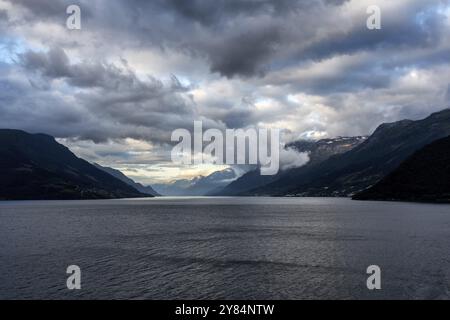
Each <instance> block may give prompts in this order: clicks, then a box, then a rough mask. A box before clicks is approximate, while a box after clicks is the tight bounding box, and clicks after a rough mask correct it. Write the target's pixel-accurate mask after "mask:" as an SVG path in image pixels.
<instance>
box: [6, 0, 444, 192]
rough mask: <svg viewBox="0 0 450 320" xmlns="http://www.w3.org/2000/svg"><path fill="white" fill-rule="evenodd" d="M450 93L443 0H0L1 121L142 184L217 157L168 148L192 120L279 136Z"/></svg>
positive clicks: (379, 116)
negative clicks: (188, 157) (375, 15)
mask: <svg viewBox="0 0 450 320" xmlns="http://www.w3.org/2000/svg"><path fill="white" fill-rule="evenodd" d="M72 4H75V5H78V6H79V7H80V9H81V29H80V30H69V29H68V28H67V27H66V20H67V18H68V15H67V14H66V8H67V7H68V6H69V5H72ZM371 5H377V6H378V7H379V8H380V9H381V29H380V30H369V29H368V28H367V27H366V21H367V19H368V17H369V14H367V8H368V7H369V6H371ZM449 106H450V1H449V0H396V1H392V0H214V1H213V0H189V1H186V0H152V1H144V0H112V1H111V0H95V1H92V0H90V1H84V0H83V1H75V0H69V1H66V0H0V128H14V129H21V130H25V131H28V132H32V133H36V132H42V133H47V134H50V135H53V136H55V137H56V138H57V139H58V141H59V142H61V143H63V144H65V145H66V146H68V147H69V148H70V149H71V150H72V151H73V152H75V153H76V154H77V155H78V156H80V157H83V158H84V159H86V160H88V161H92V162H98V163H100V164H102V165H107V166H111V167H114V168H117V169H120V170H122V171H123V172H124V173H126V174H127V175H129V176H130V177H132V178H133V179H135V180H137V181H139V182H142V183H146V184H150V183H161V182H165V181H170V180H174V179H181V178H190V177H194V176H196V175H200V174H202V175H205V174H208V173H211V172H213V171H215V170H220V169H223V168H224V167H223V166H222V167H220V166H212V165H196V166H179V165H176V164H174V163H172V162H171V161H170V150H171V148H172V146H173V144H172V143H171V141H170V137H171V133H172V132H173V130H175V129H178V128H186V129H191V128H192V127H193V122H194V121H195V120H201V121H203V124H204V126H205V127H207V128H218V129H221V130H224V129H226V128H277V129H281V130H282V131H283V139H284V141H286V142H287V141H292V140H296V139H300V138H311V139H320V138H325V137H336V136H354V135H368V134H370V133H372V132H373V131H374V130H375V128H376V127H377V126H378V125H380V124H381V123H383V122H393V121H397V120H401V119H406V118H408V119H420V118H424V117H426V116H427V115H428V114H430V113H432V112H435V111H439V110H442V109H444V108H448V107H449Z"/></svg>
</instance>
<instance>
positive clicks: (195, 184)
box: [153, 168, 236, 196]
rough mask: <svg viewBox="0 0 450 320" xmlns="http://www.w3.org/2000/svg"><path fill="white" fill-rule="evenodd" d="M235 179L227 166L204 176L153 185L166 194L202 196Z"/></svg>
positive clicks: (234, 175)
mask: <svg viewBox="0 0 450 320" xmlns="http://www.w3.org/2000/svg"><path fill="white" fill-rule="evenodd" d="M235 179H236V173H235V172H234V170H233V169H231V168H228V169H225V170H222V171H216V172H213V173H212V174H210V175H208V176H206V177H204V176H198V177H195V178H193V179H191V180H189V179H181V180H176V181H173V182H170V183H166V184H155V185H153V187H154V188H155V189H156V190H157V191H158V192H159V193H160V194H162V195H166V196H204V195H208V194H209V193H211V192H213V191H214V190H218V189H221V188H223V187H224V186H226V185H227V184H229V183H230V182H231V181H233V180H235Z"/></svg>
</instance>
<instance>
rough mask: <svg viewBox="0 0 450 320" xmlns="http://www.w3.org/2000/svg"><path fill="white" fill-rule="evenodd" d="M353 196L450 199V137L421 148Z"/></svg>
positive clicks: (440, 200)
mask: <svg viewBox="0 0 450 320" xmlns="http://www.w3.org/2000/svg"><path fill="white" fill-rule="evenodd" d="M353 199H355V200H397V201H417V202H446V203H450V137H446V138H443V139H440V140H437V141H435V142H433V143H431V144H429V145H427V146H425V147H424V148H422V149H420V150H419V151H417V152H416V153H414V154H413V155H412V156H411V157H409V158H408V159H407V160H406V161H405V162H403V163H402V164H401V165H400V166H399V167H398V168H397V169H396V170H394V171H393V172H392V173H390V174H389V175H388V176H386V177H385V178H384V179H382V180H381V181H380V182H378V183H377V184H376V185H374V186H373V187H371V188H369V189H367V190H365V191H362V192H361V193H358V194H356V195H355V196H354V197H353Z"/></svg>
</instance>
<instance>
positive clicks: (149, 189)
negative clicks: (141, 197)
mask: <svg viewBox="0 0 450 320" xmlns="http://www.w3.org/2000/svg"><path fill="white" fill-rule="evenodd" d="M93 165H94V166H96V167H97V168H98V169H100V170H103V171H105V172H106V173H108V174H110V175H112V176H113V177H115V178H117V179H119V180H120V181H123V182H125V183H126V184H128V185H129V186H132V187H133V188H134V189H136V190H137V191H139V192H140V193H143V194H148V195H151V196H154V197H156V196H159V195H160V194H159V193H158V192H156V191H155V190H154V189H153V188H152V187H151V186H144V185H142V184H140V183H137V182H135V181H134V180H132V179H130V178H128V177H127V176H126V175H124V174H123V173H122V172H121V171H119V170H116V169H113V168H109V167H103V166H101V165H99V164H98V163H93Z"/></svg>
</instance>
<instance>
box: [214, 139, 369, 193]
mask: <svg viewBox="0 0 450 320" xmlns="http://www.w3.org/2000/svg"><path fill="white" fill-rule="evenodd" d="M366 139H367V137H363V136H360V137H338V138H334V139H322V140H318V141H312V140H300V141H296V142H293V143H290V144H287V145H286V147H285V148H286V149H289V148H291V149H294V150H296V151H298V152H307V153H308V154H309V159H310V160H309V162H308V163H307V164H306V165H305V167H307V168H309V167H312V166H314V165H316V164H319V163H321V162H322V161H325V160H327V159H328V158H330V157H331V156H334V155H337V154H341V153H345V152H347V151H350V150H352V149H353V148H355V147H356V146H358V145H360V144H361V143H363V142H364V141H365V140H366ZM294 171H295V169H292V170H287V171H285V172H280V173H279V174H277V175H274V176H262V175H261V174H260V171H259V169H256V170H252V171H249V172H247V173H246V174H244V175H243V176H242V177H240V178H239V179H237V180H236V181H234V182H232V183H231V184H229V185H228V186H226V187H225V188H223V189H222V190H217V191H216V192H215V193H213V194H212V195H217V196H239V195H257V194H254V193H253V190H255V189H256V188H259V187H263V186H265V185H269V184H270V183H272V182H275V181H277V180H278V179H281V178H282V177H284V176H285V175H289V173H290V172H294ZM269 195H270V194H269Z"/></svg>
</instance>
